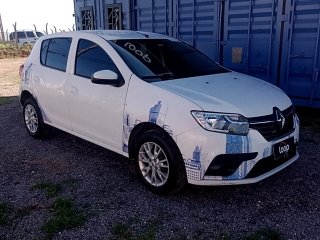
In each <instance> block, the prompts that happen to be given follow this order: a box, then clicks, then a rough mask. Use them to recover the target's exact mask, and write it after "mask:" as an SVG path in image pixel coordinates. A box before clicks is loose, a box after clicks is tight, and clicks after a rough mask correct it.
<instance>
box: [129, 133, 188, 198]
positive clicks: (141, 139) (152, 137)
mask: <svg viewBox="0 0 320 240" xmlns="http://www.w3.org/2000/svg"><path fill="white" fill-rule="evenodd" d="M136 131H137V130H136ZM138 133H139V132H136V133H135V140H132V141H134V142H131V144H134V148H133V149H131V151H132V152H131V157H132V158H133V159H134V160H135V163H136V170H137V173H138V175H139V176H140V178H141V180H142V181H143V183H144V184H145V185H146V187H147V188H148V189H149V190H151V191H152V192H154V193H156V194H170V193H174V192H178V191H179V190H181V189H182V188H183V187H184V186H185V185H186V184H187V174H186V169H185V165H184V161H183V157H182V154H181V152H180V150H179V148H178V146H177V144H176V142H175V141H174V140H173V138H172V137H171V136H170V135H169V134H168V133H167V132H166V131H165V130H164V129H162V128H160V127H156V128H153V129H149V130H147V131H144V132H140V134H139V135H137V134H138ZM149 141H150V142H153V143H156V144H158V145H160V146H161V147H162V148H163V150H164V151H165V154H166V155H167V156H168V160H169V162H170V169H171V170H170V171H171V172H170V175H169V180H168V182H167V183H165V184H164V185H163V186H160V187H155V186H151V185H150V184H149V183H147V181H146V180H145V179H144V177H143V176H142V173H141V172H140V170H141V169H140V170H139V160H138V159H139V149H140V147H141V145H142V144H144V143H146V142H149ZM129 146H130V145H129ZM131 147H132V146H131ZM129 149H130V148H129Z"/></svg>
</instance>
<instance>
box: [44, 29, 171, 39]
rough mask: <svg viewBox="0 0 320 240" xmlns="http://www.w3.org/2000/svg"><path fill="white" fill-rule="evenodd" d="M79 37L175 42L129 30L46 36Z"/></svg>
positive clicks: (64, 33) (156, 35) (49, 36)
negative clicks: (95, 36) (90, 36)
mask: <svg viewBox="0 0 320 240" xmlns="http://www.w3.org/2000/svg"><path fill="white" fill-rule="evenodd" d="M79 35H97V36H100V37H102V38H104V39H105V40H120V39H170V40H176V39H174V38H171V37H169V36H166V35H162V34H158V33H151V32H141V31H131V30H80V31H71V32H60V33H53V34H49V35H46V37H47V38H52V37H73V36H79Z"/></svg>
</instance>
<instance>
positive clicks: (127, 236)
mask: <svg viewBox="0 0 320 240" xmlns="http://www.w3.org/2000/svg"><path fill="white" fill-rule="evenodd" d="M157 224H158V222H157V221H150V222H149V223H148V224H147V226H146V227H145V228H144V229H143V232H142V233H134V232H133V230H132V229H133V222H132V221H131V223H130V224H129V223H117V224H116V225H114V226H113V228H112V239H114V240H154V239H155V238H156V226H157Z"/></svg>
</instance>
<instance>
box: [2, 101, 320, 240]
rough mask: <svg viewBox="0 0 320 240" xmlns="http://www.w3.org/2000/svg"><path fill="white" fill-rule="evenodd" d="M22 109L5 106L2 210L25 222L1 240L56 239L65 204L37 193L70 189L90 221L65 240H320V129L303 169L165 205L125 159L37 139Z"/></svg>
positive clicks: (201, 190) (305, 142)
mask: <svg viewBox="0 0 320 240" xmlns="http://www.w3.org/2000/svg"><path fill="white" fill-rule="evenodd" d="M17 101H18V100H17V98H15V99H14V102H13V103H10V104H5V105H2V106H0V203H1V202H2V203H6V204H7V205H8V206H10V209H11V210H10V212H9V213H8V214H9V215H10V213H13V212H18V213H20V214H16V215H15V217H11V220H10V221H8V222H7V223H5V224H2V225H1V224H0V239H43V238H45V237H46V235H45V234H44V232H43V230H42V226H43V225H44V224H45V222H46V221H48V218H50V217H51V216H52V213H51V212H50V211H49V208H50V205H51V204H52V203H53V202H54V201H55V200H56V199H57V196H56V197H48V196H46V194H45V192H44V191H42V190H32V189H31V188H32V186H34V185H35V184H39V183H55V184H58V185H59V186H61V192H59V193H58V196H59V197H64V198H71V199H73V200H74V202H75V205H76V207H77V209H79V211H82V212H83V213H84V214H85V215H86V221H85V223H84V224H83V225H81V226H80V227H79V228H75V229H71V230H64V231H61V232H59V233H58V234H57V235H55V236H54V238H55V239H111V238H113V239H151V238H153V237H155V239H244V237H245V236H247V235H248V234H250V233H253V232H255V231H257V230H260V229H264V228H269V229H271V230H273V231H275V232H277V233H280V234H281V235H282V236H283V239H320V228H319V227H320V200H319V199H320V188H319V183H320V171H319V170H320V165H319V159H320V146H319V142H320V141H319V140H320V133H319V128H316V127H314V126H313V127H311V126H310V127H304V128H302V131H301V141H300V149H299V151H300V154H301V158H300V160H299V161H297V162H296V163H294V164H293V165H292V166H290V167H289V168H287V169H285V170H283V171H282V172H280V173H278V174H276V175H274V176H272V177H270V178H268V179H266V180H264V181H262V182H260V183H257V184H253V185H246V186H224V187H195V186H188V187H187V188H186V189H184V190H183V191H182V192H180V193H178V194H176V195H173V196H157V195H154V194H152V193H151V192H149V191H148V190H147V189H145V188H144V187H143V186H142V184H141V183H140V181H139V179H138V177H137V175H136V174H135V173H134V171H132V169H133V167H132V164H131V163H130V162H129V161H128V160H127V159H125V158H123V157H121V156H119V155H117V154H115V153H112V152H110V151H108V150H105V149H103V148H101V147H98V146H95V145H93V144H91V143H88V142H86V141H84V140H81V139H79V138H77V137H73V136H71V135H69V134H67V133H64V132H61V131H58V130H51V131H50V133H51V134H50V136H49V137H48V138H47V139H45V140H35V139H33V138H31V137H30V136H29V135H28V134H27V132H26V130H25V129H24V126H23V122H22V110H21V108H20V107H19V105H18V103H17ZM11 215H12V214H11ZM123 229H124V231H122V232H121V230H123ZM119 232H120V234H119ZM260 239H264V238H260Z"/></svg>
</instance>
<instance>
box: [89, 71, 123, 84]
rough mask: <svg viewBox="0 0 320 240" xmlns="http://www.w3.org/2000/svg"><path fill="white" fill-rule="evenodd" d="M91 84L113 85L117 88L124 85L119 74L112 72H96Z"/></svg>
mask: <svg viewBox="0 0 320 240" xmlns="http://www.w3.org/2000/svg"><path fill="white" fill-rule="evenodd" d="M91 82H92V83H94V84H102V85H112V86H115V87H120V86H122V85H123V83H124V81H123V79H122V78H119V77H118V74H116V73H115V72H113V71H110V70H101V71H98V72H95V73H94V74H93V75H92V77H91Z"/></svg>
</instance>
